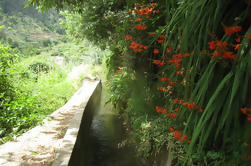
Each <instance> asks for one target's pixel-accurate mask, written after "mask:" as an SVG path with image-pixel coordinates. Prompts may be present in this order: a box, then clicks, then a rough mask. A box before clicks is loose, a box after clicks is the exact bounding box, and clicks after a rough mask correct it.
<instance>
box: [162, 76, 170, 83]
mask: <svg viewBox="0 0 251 166" xmlns="http://www.w3.org/2000/svg"><path fill="white" fill-rule="evenodd" d="M169 80H170V78H167V77H162V78H161V81H163V82H165V81H169Z"/></svg>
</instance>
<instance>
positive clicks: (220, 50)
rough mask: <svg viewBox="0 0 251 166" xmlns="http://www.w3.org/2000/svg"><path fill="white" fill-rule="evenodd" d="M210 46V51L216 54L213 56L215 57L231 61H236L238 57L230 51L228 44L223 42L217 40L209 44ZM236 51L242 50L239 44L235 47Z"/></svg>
mask: <svg viewBox="0 0 251 166" xmlns="http://www.w3.org/2000/svg"><path fill="white" fill-rule="evenodd" d="M208 45H209V49H210V50H215V51H214V53H213V54H212V56H213V57H216V58H223V59H231V60H235V59H236V57H237V56H236V54H234V53H233V52H232V51H229V50H228V46H229V44H228V43H227V42H221V41H218V40H217V41H211V42H208ZM234 49H235V50H238V49H240V45H239V44H237V45H235V46H234Z"/></svg>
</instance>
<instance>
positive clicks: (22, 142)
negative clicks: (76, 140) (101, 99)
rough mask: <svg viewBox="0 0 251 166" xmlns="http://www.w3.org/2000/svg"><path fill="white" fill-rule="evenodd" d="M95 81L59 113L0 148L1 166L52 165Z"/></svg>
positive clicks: (85, 87)
mask: <svg viewBox="0 0 251 166" xmlns="http://www.w3.org/2000/svg"><path fill="white" fill-rule="evenodd" d="M95 82H96V81H87V80H85V81H84V82H83V86H82V87H81V88H80V89H79V90H78V91H77V92H76V93H75V94H74V96H73V97H72V98H71V99H70V100H69V101H68V102H67V103H66V104H65V105H64V106H63V107H61V108H60V109H58V110H57V111H55V112H54V113H52V114H51V115H50V116H49V117H47V118H46V119H45V120H44V123H43V125H41V126H37V127H35V128H33V129H31V130H30V131H28V132H26V133H24V134H23V135H21V136H20V137H18V138H17V139H16V140H15V141H12V142H7V143H5V144H3V145H1V146H0V165H1V166H49V165H51V164H52V162H53V160H54V158H55V155H56V150H57V149H58V148H59V147H60V145H61V142H62V139H63V137H64V135H65V132H66V130H67V128H68V125H69V123H70V122H71V119H72V117H73V115H74V113H75V111H76V110H78V109H79V108H80V105H81V103H82V101H83V98H85V97H88V95H90V94H89V93H88V92H89V91H90V89H92V88H93V85H94V84H96V83H95Z"/></svg>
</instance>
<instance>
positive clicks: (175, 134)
mask: <svg viewBox="0 0 251 166" xmlns="http://www.w3.org/2000/svg"><path fill="white" fill-rule="evenodd" d="M173 135H174V138H175V139H177V140H179V138H180V136H181V132H179V131H177V130H176V131H174V132H173Z"/></svg>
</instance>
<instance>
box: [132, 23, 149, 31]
mask: <svg viewBox="0 0 251 166" xmlns="http://www.w3.org/2000/svg"><path fill="white" fill-rule="evenodd" d="M146 28H147V26H146V25H141V24H137V25H135V26H134V29H137V30H141V31H143V30H145V29H146Z"/></svg>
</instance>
